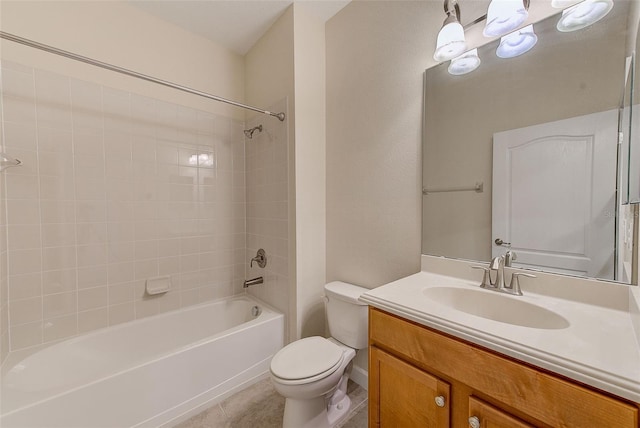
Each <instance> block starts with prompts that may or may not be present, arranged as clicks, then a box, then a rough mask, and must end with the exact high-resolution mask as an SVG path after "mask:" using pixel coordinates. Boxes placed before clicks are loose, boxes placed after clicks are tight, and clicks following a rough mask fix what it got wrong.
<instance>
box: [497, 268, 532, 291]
mask: <svg viewBox="0 0 640 428" xmlns="http://www.w3.org/2000/svg"><path fill="white" fill-rule="evenodd" d="M521 276H526V277H527V278H535V277H536V276H535V275H533V274H530V273H524V272H514V273H513V274H512V275H511V282H510V283H509V287H505V288H504V291H505V292H506V293H509V294H515V295H516V296H522V290H521V289H520V277H521Z"/></svg>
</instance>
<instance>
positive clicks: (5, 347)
mask: <svg viewBox="0 0 640 428" xmlns="http://www.w3.org/2000/svg"><path fill="white" fill-rule="evenodd" d="M0 117H2V100H0ZM2 135H3V127H2V121H0V152H3V153H4V150H5V149H4V138H3V137H2ZM6 197H7V195H6V181H5V180H4V177H3V176H2V174H1V173H0V365H1V364H2V363H3V362H4V359H5V357H6V356H7V354H8V353H9V306H8V305H9V282H8V280H7V218H6V213H7V205H6V202H7V199H6Z"/></svg>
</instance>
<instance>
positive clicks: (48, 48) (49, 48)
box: [0, 31, 285, 122]
mask: <svg viewBox="0 0 640 428" xmlns="http://www.w3.org/2000/svg"><path fill="white" fill-rule="evenodd" d="M0 38H2V39H5V40H9V41H12V42H15V43H20V44H22V45H25V46H29V47H32V48H35V49H39V50H41V51H45V52H49V53H52V54H55V55H60V56H63V57H66V58H69V59H73V60H76V61H80V62H84V63H86V64H90V65H94V66H96V67H100V68H104V69H107V70H111V71H115V72H116V73H120V74H125V75H127V76H131V77H135V78H137V79H142V80H146V81H148V82H153V83H157V84H159V85H163V86H168V87H169V88H173V89H177V90H179V91H183V92H188V93H190V94H193V95H198V96H201V97H204V98H209V99H210V100H214V101H219V102H222V103H227V104H231V105H233V106H236V107H241V108H244V109H247V110H253V111H257V112H258V113H263V114H268V115H269V116H274V117H277V118H278V119H279V120H280V121H281V122H282V121H284V119H285V114H284V113H283V112H280V113H273V112H270V111H268V110H262V109H259V108H257V107H253V106H250V105H247V104H242V103H239V102H236V101H232V100H228V99H226V98H222V97H219V96H217V95H211V94H208V93H206V92H202V91H198V90H196V89H191V88H189V87H187V86H182V85H178V84H176V83H172V82H169V81H166V80H162V79H157V78H155V77H152V76H148V75H146V74H142V73H138V72H135V71H132V70H128V69H126V68H122V67H118V66H115V65H112V64H108V63H106V62H102V61H98V60H95V59H91V58H88V57H86V56H82V55H78V54H75V53H73V52H69V51H65V50H62V49H58V48H54V47H53V46H49V45H45V44H42V43H38V42H35V41H33V40H29V39H25V38H23V37H20V36H16V35H14V34H11V33H7V32H5V31H0Z"/></svg>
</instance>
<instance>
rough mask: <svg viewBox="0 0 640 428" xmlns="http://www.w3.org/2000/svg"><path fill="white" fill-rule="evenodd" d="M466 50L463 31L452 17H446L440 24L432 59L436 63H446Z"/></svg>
mask: <svg viewBox="0 0 640 428" xmlns="http://www.w3.org/2000/svg"><path fill="white" fill-rule="evenodd" d="M466 48H467V43H466V42H465V39H464V29H463V28H462V25H460V23H459V22H458V19H457V18H456V17H455V16H453V15H449V16H447V19H445V20H444V24H442V29H440V32H439V33H438V41H437V44H436V51H435V53H434V54H433V59H435V60H436V61H448V60H450V59H452V58H455V57H457V56H458V55H460V54H461V53H462V52H464V50H465V49H466Z"/></svg>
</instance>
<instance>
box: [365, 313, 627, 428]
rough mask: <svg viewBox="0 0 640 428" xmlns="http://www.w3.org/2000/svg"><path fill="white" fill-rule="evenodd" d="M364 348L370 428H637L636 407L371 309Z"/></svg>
mask: <svg viewBox="0 0 640 428" xmlns="http://www.w3.org/2000/svg"><path fill="white" fill-rule="evenodd" d="M369 346H370V347H369V427H370V428H396V427H402V428H410V427H437V428H440V427H449V426H451V427H455V428H458V427H460V428H462V427H467V426H471V427H472V428H487V427H491V428H524V427H563V428H565V427H566V428H570V427H575V428H583V427H599V428H600V427H602V428H609V427H611V428H614V427H615V428H639V422H638V413H639V406H638V404H636V403H631V402H628V401H625V400H623V399H619V398H617V397H613V396H610V395H608V394H606V393H603V392H600V391H596V390H595V389H591V388H589V387H586V386H583V385H581V384H578V383H576V382H574V381H571V380H569V379H566V378H563V377H561V376H558V375H556V374H553V373H550V372H547V371H545V370H542V369H539V368H537V367H534V366H531V365H528V364H526V363H523V362H520V361H517V360H514V359H512V358H509V357H506V356H503V355H501V354H498V353H496V352H493V351H490V350H487V349H485V348H481V347H479V346H476V345H473V344H471V343H468V342H465V341H463V340H460V339H458V338H454V337H451V336H448V335H445V334H444V333H441V332H438V331H436V330H432V329H430V328H427V327H424V326H422V325H420V324H416V323H413V322H411V321H408V320H406V319H403V318H400V317H397V316H395V315H392V314H389V313H386V312H384V311H381V310H379V309H376V308H373V307H370V309H369ZM474 425H475V426H474Z"/></svg>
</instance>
